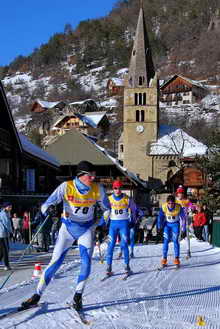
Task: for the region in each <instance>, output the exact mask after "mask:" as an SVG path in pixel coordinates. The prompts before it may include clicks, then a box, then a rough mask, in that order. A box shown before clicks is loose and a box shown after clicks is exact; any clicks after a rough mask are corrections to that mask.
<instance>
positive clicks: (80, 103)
mask: <svg viewBox="0 0 220 329" xmlns="http://www.w3.org/2000/svg"><path fill="white" fill-rule="evenodd" d="M87 102H94V103H95V101H94V100H93V99H90V98H89V99H84V100H83V101H78V102H72V103H69V105H83V104H85V103H87Z"/></svg>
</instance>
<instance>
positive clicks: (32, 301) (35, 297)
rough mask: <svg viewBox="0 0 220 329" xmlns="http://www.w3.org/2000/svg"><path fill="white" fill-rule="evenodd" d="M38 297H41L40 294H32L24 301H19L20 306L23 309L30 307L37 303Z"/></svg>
mask: <svg viewBox="0 0 220 329" xmlns="http://www.w3.org/2000/svg"><path fill="white" fill-rule="evenodd" d="M40 297H41V296H40V295H38V294H34V295H33V296H31V297H30V298H28V299H27V300H26V301H24V302H23V303H21V307H22V308H23V309H24V310H25V309H28V308H30V307H31V306H34V305H37V304H38V302H39V300H40Z"/></svg>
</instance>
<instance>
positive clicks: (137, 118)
mask: <svg viewBox="0 0 220 329" xmlns="http://www.w3.org/2000/svg"><path fill="white" fill-rule="evenodd" d="M139 121H140V111H139V110H137V111H136V122H139Z"/></svg>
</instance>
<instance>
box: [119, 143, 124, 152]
mask: <svg viewBox="0 0 220 329" xmlns="http://www.w3.org/2000/svg"><path fill="white" fill-rule="evenodd" d="M120 152H121V153H123V152H124V145H123V144H120Z"/></svg>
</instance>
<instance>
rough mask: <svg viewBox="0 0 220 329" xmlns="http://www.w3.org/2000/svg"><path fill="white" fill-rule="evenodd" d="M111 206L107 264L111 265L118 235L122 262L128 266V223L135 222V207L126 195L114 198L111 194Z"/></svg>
mask: <svg viewBox="0 0 220 329" xmlns="http://www.w3.org/2000/svg"><path fill="white" fill-rule="evenodd" d="M109 202H110V205H111V212H110V226H109V244H108V250H107V256H106V260H107V264H108V265H110V266H111V265H112V258H113V251H114V247H115V243H116V238H117V235H118V234H120V237H121V243H120V246H121V248H122V250H123V252H124V261H125V264H126V265H129V249H128V240H129V222H130V221H132V222H134V223H135V221H136V205H135V203H134V201H133V200H132V199H131V198H129V197H128V196H127V195H126V194H121V195H120V196H116V195H114V194H112V195H111V196H110V197H109ZM131 214H132V215H131Z"/></svg>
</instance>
